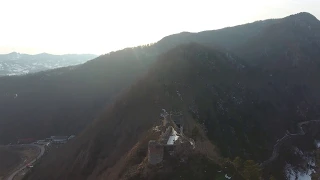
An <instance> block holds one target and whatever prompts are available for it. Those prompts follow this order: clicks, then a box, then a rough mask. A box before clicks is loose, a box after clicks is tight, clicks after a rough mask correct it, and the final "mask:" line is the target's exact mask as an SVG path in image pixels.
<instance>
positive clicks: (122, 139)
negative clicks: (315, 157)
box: [0, 13, 320, 180]
mask: <svg viewBox="0 0 320 180" xmlns="http://www.w3.org/2000/svg"><path fill="white" fill-rule="evenodd" d="M319 77H320V22H319V20H317V19H316V18H315V17H314V16H313V15H311V14H309V13H299V14H295V15H291V16H288V17H285V18H282V19H272V20H266V21H257V22H253V23H249V24H245V25H240V26H236V27H228V28H224V29H220V30H213V31H204V32H199V33H188V32H183V33H179V34H175V35H170V36H167V37H165V38H163V39H162V40H160V41H159V42H157V43H155V44H153V45H150V46H139V47H135V48H126V49H123V50H120V51H116V52H111V53H109V54H106V55H102V56H99V57H97V58H95V59H93V60H91V61H88V62H86V63H84V64H82V65H79V66H74V67H66V68H60V69H54V70H50V71H44V72H39V73H35V74H29V75H25V76H13V77H10V76H6V77H2V78H0V87H1V88H0V142H1V143H9V142H14V141H15V140H16V138H20V137H21V138H22V137H33V138H44V137H47V136H50V135H55V134H59V135H70V134H77V137H76V138H74V140H72V141H71V142H70V143H68V144H66V145H65V146H62V147H61V148H58V149H54V150H52V151H51V152H50V154H48V155H47V156H45V157H44V158H43V159H42V160H41V162H40V163H39V165H38V166H37V167H35V168H34V169H33V171H32V173H31V174H30V175H29V176H28V177H27V179H30V180H33V179H68V180H69V179H71V180H72V179H76V180H85V179H110V180H111V179H112V180H116V179H121V180H122V179H123V180H141V179H143V180H148V179H152V180H154V179H159V180H161V179H173V180H175V179H177V180H178V179H190V180H193V179H208V180H209V179H225V178H226V177H229V176H230V175H232V176H233V177H232V178H233V179H260V177H263V178H264V179H274V178H273V177H271V176H270V175H271V174H272V175H273V176H274V177H275V178H276V179H285V172H284V171H283V168H284V167H285V166H288V165H290V164H292V165H294V164H298V163H297V161H296V162H295V158H296V157H297V156H301V153H300V150H304V151H307V149H309V150H310V149H312V148H314V144H313V143H314V140H315V139H317V138H318V139H320V133H319V131H318V129H320V128H316V127H315V128H314V129H313V130H312V129H311V128H309V129H311V130H309V131H307V130H306V131H305V132H308V133H306V136H303V137H301V138H300V139H296V140H295V141H292V142H289V144H287V145H286V146H280V145H279V146H280V147H279V148H278V149H277V150H279V152H280V154H281V155H280V156H279V157H280V158H279V159H277V160H276V161H274V162H272V164H271V165H270V166H267V167H260V166H259V164H260V163H262V162H264V161H265V160H267V159H268V158H269V157H270V156H271V154H272V152H273V151H274V145H275V143H276V142H279V141H278V140H279V138H282V137H284V135H285V134H290V133H292V134H294V133H295V132H297V131H299V129H298V128H297V123H299V122H303V121H308V120H311V119H319V116H320V104H319V102H320V84H319V82H318V81H319ZM162 109H166V110H167V111H168V112H181V113H182V114H183V119H184V128H183V133H184V134H185V135H186V136H188V137H192V138H193V139H194V140H195V145H196V146H195V147H196V148H195V150H194V151H193V152H192V153H191V154H188V153H187V152H185V153H182V154H183V155H186V154H188V156H180V155H179V154H178V155H176V156H173V158H169V159H170V160H165V161H164V162H163V163H160V164H159V165H157V166H152V165H148V163H147V153H148V149H147V144H148V140H150V139H155V138H157V136H156V134H155V133H154V132H156V131H157V129H158V128H159V127H160V126H161V123H160V122H161V121H160V113H161V112H162ZM304 128H307V127H304ZM280 142H282V141H280ZM277 147H278V146H277ZM297 149H298V150H297ZM277 152H278V151H277ZM302 154H303V153H302ZM168 156H169V155H168ZM293 157H294V158H293ZM300 158H301V157H300ZM318 163H319V165H320V161H319V162H318ZM301 164H302V165H304V167H306V166H308V163H300V165H301ZM181 167H183V168H181ZM299 168H300V169H297V172H298V170H299V172H300V170H301V168H302V167H301V166H300V167H299ZM221 173H223V175H222V176H221ZM317 173H320V172H317ZM227 174H228V175H229V176H227Z"/></svg>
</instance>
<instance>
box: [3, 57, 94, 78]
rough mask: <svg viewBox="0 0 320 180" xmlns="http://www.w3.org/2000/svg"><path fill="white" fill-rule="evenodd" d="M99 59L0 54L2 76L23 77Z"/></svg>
mask: <svg viewBox="0 0 320 180" xmlns="http://www.w3.org/2000/svg"><path fill="white" fill-rule="evenodd" d="M95 57H97V56H96V55H92V54H66V55H52V54H47V53H42V54H37V55H29V54H20V53H17V52H12V53H10V54H0V76H12V75H22V74H27V73H35V72H39V71H44V70H48V69H54V68H60V67H66V66H73V65H78V64H82V63H84V62H86V61H88V60H91V59H93V58H95Z"/></svg>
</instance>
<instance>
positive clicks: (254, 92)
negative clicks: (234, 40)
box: [30, 44, 320, 179]
mask: <svg viewBox="0 0 320 180" xmlns="http://www.w3.org/2000/svg"><path fill="white" fill-rule="evenodd" d="M315 60H316V59H315ZM243 63H245V61H244V60H242V59H240V58H238V57H237V56H235V55H232V54H229V53H226V52H221V51H217V50H214V49H211V48H207V47H204V46H202V45H198V44H189V45H182V46H178V47H176V48H173V49H172V50H170V51H168V52H167V53H164V54H163V55H160V56H159V59H158V60H157V62H156V63H155V64H154V65H153V66H152V67H151V68H150V69H149V72H148V74H147V75H146V76H145V78H143V79H141V80H140V81H138V82H137V83H135V84H134V85H132V86H131V87H130V88H129V89H128V91H126V92H124V94H122V95H121V96H120V97H119V98H118V99H117V100H116V101H115V102H114V103H113V105H111V106H109V107H108V108H107V109H106V111H105V113H104V114H103V115H102V116H101V117H100V118H99V119H98V120H97V121H95V122H94V123H93V124H92V125H91V126H89V127H88V128H87V129H86V131H84V132H83V134H82V135H81V136H80V137H78V138H77V139H76V140H75V141H74V142H72V143H70V144H68V145H67V146H66V147H65V148H63V149H60V150H58V151H56V152H55V153H56V155H57V156H58V157H60V158H58V159H59V160H57V158H56V156H51V157H47V158H45V159H44V160H43V163H42V164H41V165H40V166H39V168H37V169H35V172H34V173H32V174H31V175H30V179H115V177H117V178H121V177H122V175H123V174H121V172H122V171H121V169H122V170H123V169H125V168H126V166H125V165H124V164H121V163H123V158H124V159H126V158H130V157H126V153H128V152H129V151H130V150H131V148H133V146H134V145H135V144H136V143H137V142H138V141H139V139H141V138H143V137H144V136H145V135H146V133H147V132H148V130H149V129H150V128H151V127H152V126H153V125H155V124H156V123H157V122H158V121H159V113H160V112H161V109H163V108H164V109H167V110H168V111H182V112H183V113H184V116H185V117H186V122H187V125H186V127H185V129H184V131H185V133H186V134H192V133H191V132H192V129H193V128H194V127H195V126H196V124H198V125H199V126H200V127H201V131H203V132H205V134H206V135H205V136H206V137H205V138H209V139H210V140H211V142H212V143H213V144H214V145H215V146H216V147H217V148H218V149H219V150H216V151H217V152H216V153H218V154H220V156H223V157H230V158H232V159H233V158H234V157H236V156H240V157H242V158H245V159H254V160H255V161H258V162H262V161H264V160H266V159H267V158H268V157H269V156H270V154H271V152H272V147H273V143H274V142H275V141H276V139H277V138H278V137H281V136H282V135H283V133H284V132H285V131H286V130H290V131H291V132H294V131H295V130H296V129H295V125H296V123H297V122H299V121H302V120H307V119H312V118H316V117H318V112H319V110H318V107H319V106H318V103H317V101H316V100H315V99H318V98H319V97H320V93H317V91H316V89H318V88H319V86H318V85H317V84H318V83H317V80H316V79H311V78H310V76H313V77H317V76H319V72H320V71H312V72H310V74H303V73H300V71H283V72H282V73H275V74H272V75H271V76H270V72H267V71H261V70H260V68H257V67H255V66H250V65H247V66H244V64H243ZM298 69H299V68H298ZM297 75H299V76H297ZM297 77H299V80H301V81H297V79H296V78H297ZM318 92H319V91H318ZM201 141H202V140H199V139H197V141H196V144H197V143H198V144H199V143H200V144H201ZM119 163H120V164H119ZM49 167H51V168H49ZM52 169H54V170H52ZM202 175H203V174H202ZM207 178H209V177H207Z"/></svg>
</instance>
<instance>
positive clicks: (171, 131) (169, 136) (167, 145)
mask: <svg viewBox="0 0 320 180" xmlns="http://www.w3.org/2000/svg"><path fill="white" fill-rule="evenodd" d="M160 117H161V119H162V124H161V127H160V128H159V129H160V130H161V135H160V137H159V139H158V140H150V141H149V143H148V163H149V164H152V165H156V164H158V163H160V162H162V161H163V159H165V154H169V155H171V156H173V155H174V153H175V150H176V149H177V148H178V147H182V146H183V147H188V146H189V148H192V149H194V148H195V142H194V140H192V139H191V138H187V137H185V136H184V134H183V114H182V113H181V112H170V113H167V111H166V110H165V109H162V113H161V114H160Z"/></svg>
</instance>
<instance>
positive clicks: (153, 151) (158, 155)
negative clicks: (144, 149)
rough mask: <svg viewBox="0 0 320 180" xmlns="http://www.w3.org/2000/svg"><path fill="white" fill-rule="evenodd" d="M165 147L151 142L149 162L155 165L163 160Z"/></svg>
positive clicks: (149, 145)
mask: <svg viewBox="0 0 320 180" xmlns="http://www.w3.org/2000/svg"><path fill="white" fill-rule="evenodd" d="M163 149H164V148H163V146H162V145H161V144H159V143H158V142H156V141H154V140H151V141H149V144H148V162H149V164H152V165H155V164H158V163H160V162H161V161H162V160H163Z"/></svg>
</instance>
